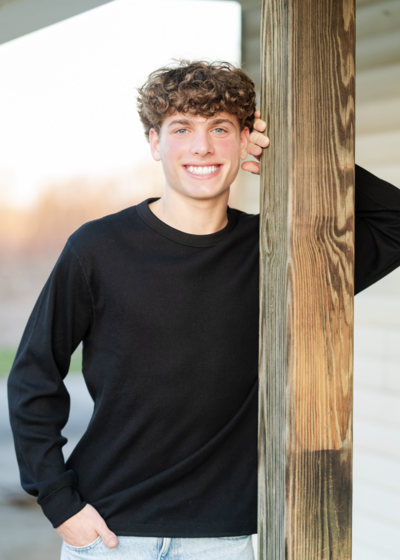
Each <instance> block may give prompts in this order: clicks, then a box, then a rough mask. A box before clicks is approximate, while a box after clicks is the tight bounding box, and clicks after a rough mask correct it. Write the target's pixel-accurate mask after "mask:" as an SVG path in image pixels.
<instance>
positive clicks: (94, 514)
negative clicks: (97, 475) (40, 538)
mask: <svg viewBox="0 0 400 560" xmlns="http://www.w3.org/2000/svg"><path fill="white" fill-rule="evenodd" d="M57 532H58V534H59V535H60V537H61V538H62V540H63V541H64V542H65V543H66V544H68V545H70V546H75V547H81V546H87V545H89V544H91V543H93V542H94V541H95V540H96V539H97V537H98V536H99V535H100V536H101V538H102V540H103V542H104V544H105V545H106V546H107V547H108V548H115V547H116V546H117V544H118V538H117V535H116V534H115V533H113V532H112V531H110V529H109V528H108V527H107V524H106V522H105V521H104V519H103V518H102V517H101V515H100V514H99V512H98V511H97V510H96V509H95V508H94V507H93V506H91V505H90V504H86V506H85V507H84V508H83V509H82V510H81V511H79V512H78V513H76V514H75V515H73V516H72V517H70V518H69V519H67V520H66V521H64V523H61V525H59V526H58V527H57Z"/></svg>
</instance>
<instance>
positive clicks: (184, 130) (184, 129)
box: [176, 128, 187, 134]
mask: <svg viewBox="0 0 400 560" xmlns="http://www.w3.org/2000/svg"><path fill="white" fill-rule="evenodd" d="M176 132H177V133H178V134H179V133H180V132H187V128H180V129H179V130H177V131H176Z"/></svg>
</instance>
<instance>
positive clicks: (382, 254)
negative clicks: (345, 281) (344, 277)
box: [354, 165, 400, 294]
mask: <svg viewBox="0 0 400 560" xmlns="http://www.w3.org/2000/svg"><path fill="white" fill-rule="evenodd" d="M355 199H356V200H355V263H354V268H355V271H354V291H355V293H356V294H357V293H359V292H361V291H362V290H365V288H368V287H369V286H371V284H374V283H375V282H377V281H378V280H380V279H381V278H383V277H384V276H386V275H387V274H389V272H392V271H393V270H394V269H395V268H397V267H398V266H399V265H400V189H398V188H397V187H395V186H393V185H391V184H390V183H387V182H386V181H383V180H382V179H379V178H378V177H376V176H375V175H373V174H372V173H369V172H368V171H366V170H365V169H363V168H362V167H359V166H358V165H356V197H355Z"/></svg>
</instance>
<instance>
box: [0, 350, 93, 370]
mask: <svg viewBox="0 0 400 560" xmlns="http://www.w3.org/2000/svg"><path fill="white" fill-rule="evenodd" d="M16 352H17V349H16V348H1V349H0V376H1V377H4V376H7V375H8V374H9V372H10V369H11V366H12V364H13V361H14V357H15V354H16ZM81 370H82V347H81V346H78V348H77V349H76V350H75V352H74V353H73V354H72V357H71V365H70V366H69V371H70V372H71V373H72V372H74V371H81Z"/></svg>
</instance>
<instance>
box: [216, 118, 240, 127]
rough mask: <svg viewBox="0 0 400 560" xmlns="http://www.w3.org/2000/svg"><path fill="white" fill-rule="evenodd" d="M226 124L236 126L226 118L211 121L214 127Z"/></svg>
mask: <svg viewBox="0 0 400 560" xmlns="http://www.w3.org/2000/svg"><path fill="white" fill-rule="evenodd" d="M224 123H229V124H231V125H233V126H235V125H234V123H233V122H232V121H231V120H230V119H227V118H226V117H218V118H216V119H214V120H212V121H211V124H212V125H213V126H215V125H216V124H224Z"/></svg>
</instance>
